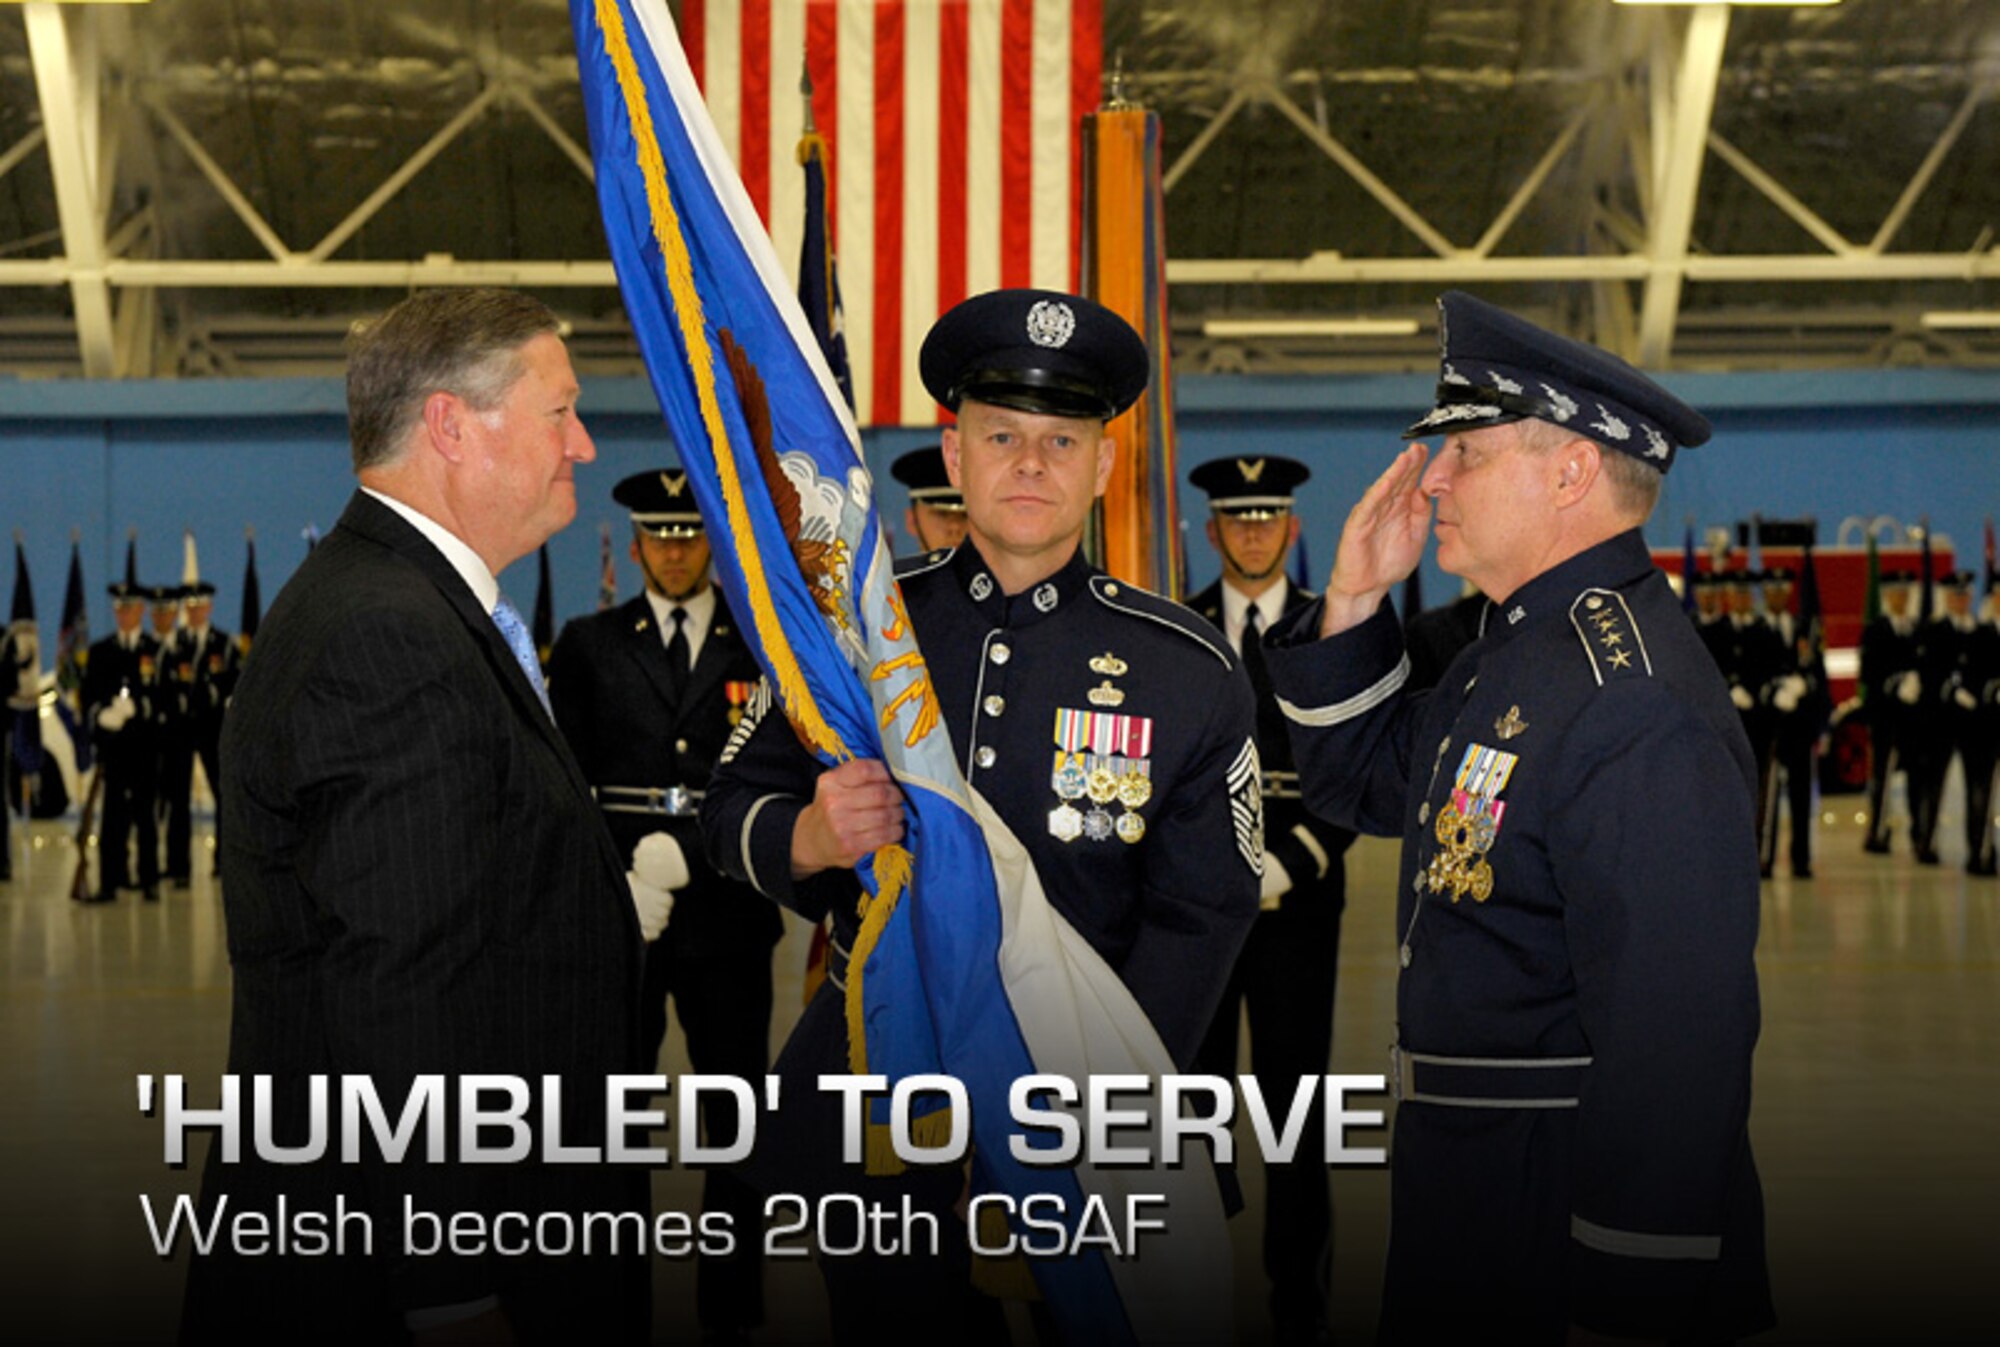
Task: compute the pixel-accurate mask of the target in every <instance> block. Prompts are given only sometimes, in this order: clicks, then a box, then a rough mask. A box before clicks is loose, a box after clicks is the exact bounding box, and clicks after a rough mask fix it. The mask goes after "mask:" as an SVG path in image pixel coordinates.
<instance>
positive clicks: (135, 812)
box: [83, 581, 160, 903]
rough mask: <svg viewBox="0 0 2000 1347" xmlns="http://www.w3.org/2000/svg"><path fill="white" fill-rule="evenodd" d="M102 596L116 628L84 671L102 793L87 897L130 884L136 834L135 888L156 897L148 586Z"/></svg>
mask: <svg viewBox="0 0 2000 1347" xmlns="http://www.w3.org/2000/svg"><path fill="white" fill-rule="evenodd" d="M109 593H110V595H111V614H112V617H113V619H114V621H115V622H116V625H117V630H116V631H114V632H112V634H111V635H109V636H106V637H105V638H104V639H103V640H101V641H96V642H93V643H92V645H91V647H90V657H89V659H88V660H87V661H86V662H85V664H84V674H83V718H84V723H85V724H86V725H88V726H89V727H90V733H91V736H92V738H93V740H94V742H95V745H96V749H97V770H98V772H99V773H100V774H101V776H102V778H103V786H102V790H103V798H104V811H103V813H102V814H101V815H100V817H101V818H102V819H103V825H102V827H101V828H100V829H99V830H98V842H97V863H98V867H99V869H98V887H97V891H96V892H95V893H93V894H92V895H91V896H90V897H89V898H88V899H86V901H87V902H93V903H108V902H110V901H112V900H113V899H114V898H116V897H117V896H118V890H120V889H124V888H131V887H132V884H131V882H130V881H131V869H130V864H129V862H128V859H127V851H126V849H127V848H128V847H129V846H130V845H131V844H132V841H133V834H134V833H136V834H138V847H139V873H138V880H139V884H138V887H139V888H140V889H141V890H142V891H143V892H144V894H145V897H146V901H147V902H155V901H157V900H158V899H159V896H160V836H159V822H158V820H157V819H156V818H155V816H154V813H153V793H154V787H155V783H156V782H157V780H158V775H159V758H158V752H157V748H156V745H155V739H156V733H155V728H154V727H155V725H156V723H157V720H156V716H155V713H154V709H153V703H154V698H155V696H156V695H157V693H158V689H159V677H160V672H159V670H160V643H159V642H158V641H157V640H155V639H154V638H153V637H152V636H150V635H148V634H147V633H146V632H145V631H143V630H141V627H142V626H143V625H144V623H145V620H146V602H147V597H148V593H149V591H147V590H144V589H141V588H139V587H138V586H136V585H131V584H127V583H124V582H123V581H121V582H119V583H117V584H114V585H112V586H110V589H109Z"/></svg>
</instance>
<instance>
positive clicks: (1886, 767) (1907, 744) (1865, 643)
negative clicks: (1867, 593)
mask: <svg viewBox="0 0 2000 1347" xmlns="http://www.w3.org/2000/svg"><path fill="white" fill-rule="evenodd" d="M1917 662H1918V650H1917V624H1916V622H1915V620H1914V619H1911V618H1906V617H1895V616H1892V615H1890V614H1888V613H1884V614H1883V615H1882V616H1880V617H1878V618H1876V619H1875V620H1874V621H1873V622H1870V623H1869V624H1868V626H1867V628H1866V629H1865V630H1864V631H1863V632H1862V633H1861V697H1862V705H1863V706H1865V707H1866V708H1867V711H1868V748H1869V757H1868V836H1867V840H1866V842H1865V843H1864V844H1863V845H1864V846H1865V847H1866V848H1867V849H1868V850H1869V851H1873V852H1878V853H1879V852H1886V851H1887V850H1888V849H1889V813H1888V804H1889V778H1890V777H1891V776H1893V775H1894V774H1895V773H1896V771H1897V770H1898V769H1899V768H1900V769H1903V770H1905V771H1907V769H1908V768H1909V766H1910V762H1909V754H1910V749H1911V742H1912V723H1913V719H1914V716H1913V713H1912V711H1911V707H1910V704H1909V703H1907V702H1905V701H1904V700H1903V699H1902V697H1901V696H1900V695H1899V689H1900V688H1901V686H1902V680H1903V677H1904V676H1905V675H1906V674H1907V675H1912V676H1915V675H1916V673H1917ZM1913 794H1914V792H1913ZM1913 803H1914V802H1913Z"/></svg>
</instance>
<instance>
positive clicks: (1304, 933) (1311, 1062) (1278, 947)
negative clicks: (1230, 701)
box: [1188, 455, 1354, 1343]
mask: <svg viewBox="0 0 2000 1347" xmlns="http://www.w3.org/2000/svg"><path fill="white" fill-rule="evenodd" d="M1310 476H1311V471H1310V470H1309V469H1308V468H1307V467H1306V465H1305V464H1303V463H1300V462H1299V461H1298V460H1296V459H1290V458H1280V457H1277V456H1275V455H1253V456H1247V457H1229V458H1219V459H1215V460H1213V461H1212V462H1208V463H1204V464H1202V465H1201V466H1199V467H1197V468H1196V469H1195V470H1194V471H1193V472H1191V473H1189V474H1188V480H1189V481H1190V482H1191V483H1193V485H1194V486H1196V487H1197V488H1199V489H1200V490H1202V491H1204V492H1206V493H1208V506H1209V520H1208V541H1209V544H1210V546H1212V547H1214V548H1215V551H1216V555H1217V556H1218V557H1219V558H1220V559H1221V561H1222V575H1221V578H1219V579H1218V580H1217V581H1216V582H1215V583H1214V584H1212V585H1210V586H1209V587H1208V588H1207V589H1204V590H1202V591H1201V592H1200V593H1199V594H1196V595H1195V596H1194V597H1193V598H1191V599H1189V600H1188V607H1190V608H1192V609H1193V610H1194V611H1195V612H1197V613H1199V614H1201V616H1203V617H1205V618H1207V619H1208V621H1209V622H1210V623H1211V624H1212V625H1214V626H1215V627H1216V628H1217V629H1218V630H1220V631H1221V632H1222V633H1223V635H1224V636H1225V637H1226V638H1227V639H1228V641H1229V644H1230V647H1231V648H1232V649H1233V650H1235V651H1236V652H1237V654H1238V658H1240V659H1241V661H1242V663H1243V668H1244V671H1245V672H1246V673H1248V674H1249V676H1250V687H1251V689H1252V690H1253V691H1254V692H1255V693H1256V696H1257V751H1258V756H1259V758H1260V759H1261V761H1262V763H1263V769H1264V777H1263V781H1264V875H1263V883H1262V888H1261V891H1260V903H1259V907H1260V911H1259V913H1258V916H1257V923H1256V925H1255V926H1253V927H1251V929H1250V938H1249V939H1248V940H1247V941H1246V942H1244V946H1243V953H1242V955H1241V956H1240V957H1239V958H1238V959H1237V961H1236V968H1235V971H1234V972H1233V973H1232V974H1231V975H1230V978H1229V985H1228V987H1227V989H1226V990H1225V991H1224V992H1223V996H1222V1004H1221V1005H1220V1006H1219V1007H1218V1008H1217V1010H1216V1015H1215V1022H1214V1023H1213V1024H1212V1025H1211V1026H1210V1027H1209V1031H1208V1035H1207V1037H1206V1039H1204V1041H1203V1043H1202V1047H1201V1053H1200V1055H1199V1056H1198V1057H1197V1058H1196V1059H1195V1069H1196V1070H1198V1071H1200V1072H1202V1073H1203V1074H1205V1075H1218V1076H1224V1077H1234V1076H1235V1075H1236V1067H1237V1038H1238V1032H1239V1026H1240V1023H1241V1020H1242V1017H1243V1014H1244V1012H1245V1010H1246V1009H1247V1011H1248V1013H1249V1017H1250V1064H1251V1067H1252V1069H1253V1071H1254V1073H1255V1075H1256V1078H1257V1080H1258V1083H1259V1085H1260V1087H1261V1088H1262V1090H1263V1092H1264V1097H1265V1098H1266V1099H1290V1098H1291V1097H1292V1096H1293V1095H1294V1094H1295V1093H1296V1092H1297V1090H1298V1086H1299V1081H1300V1080H1301V1079H1312V1078H1317V1077H1319V1076H1322V1075H1324V1074H1325V1073H1326V1072H1327V1070H1328V1069H1329V1063H1330V1062H1331V1060H1332V1056H1333V998H1334V977H1335V971H1336V969H1337V967H1338V963H1339V955H1340V914H1341V909H1342V907H1343V906H1344V905H1345V903H1346V899H1347V883H1346V878H1347V877H1346V868H1345V867H1346V861H1345V856H1346V852H1347V848H1348V847H1349V846H1351V845H1352V844H1353V842H1354V834H1353V833H1351V832H1348V831H1346V830H1344V829H1341V828H1336V827H1334V826H1333V825H1332V824H1330V823H1327V822H1325V821H1324V820H1322V819H1317V818H1314V817H1313V816H1312V815H1311V814H1309V813H1307V812H1306V808H1305V802H1304V801H1303V800H1302V799H1301V798H1300V796H1299V776H1298V772H1297V771H1296V770H1294V769H1293V766H1292V746H1291V741H1290V739H1289V737H1288V735H1287V731H1286V729H1285V718H1284V714H1283V713H1282V712H1280V711H1279V709H1278V699H1277V694H1276V693H1275V692H1273V691H1272V689H1271V678H1270V674H1269V673H1268V672H1267V671H1266V669H1265V665H1264V650H1263V640H1264V633H1266V632H1268V631H1271V630H1273V629H1274V628H1276V627H1277V626H1278V625H1279V624H1280V623H1281V622H1282V621H1283V620H1284V619H1285V618H1286V617H1288V616H1290V615H1291V614H1293V613H1295V612H1296V611H1297V610H1298V609H1299V608H1301V607H1303V606H1304V605H1306V604H1308V603H1310V602H1312V600H1313V599H1315V598H1317V597H1318V596H1317V595H1315V594H1313V593H1312V592H1311V591H1309V590H1304V589H1301V588H1299V587H1298V586H1297V585H1294V584H1293V583H1292V582H1291V581H1290V580H1289V579H1287V578H1286V575H1285V559H1286V557H1287V556H1288V555H1289V554H1290V552H1291V550H1292V547H1293V545H1294V544H1296V543H1297V541H1298V537H1299V520H1298V516H1297V515H1296V514H1295V513H1294V511H1293V505H1294V493H1295V492H1296V491H1297V490H1298V488H1299V487H1300V486H1302V485H1304V483H1305V481H1306V479H1307V478H1308V477H1310ZM1324 1133H1325V1120H1324V1118H1323V1117H1321V1116H1320V1115H1319V1114H1318V1113H1315V1114H1314V1116H1313V1117H1312V1118H1311V1119H1309V1120H1308V1121H1307V1123H1306V1125H1305V1131H1304V1132H1303V1133H1301V1146H1300V1149H1299V1152H1298V1154H1297V1155H1296V1156H1295V1157H1294V1159H1293V1160H1292V1161H1291V1162H1290V1163H1289V1164H1284V1165H1277V1164H1268V1163H1267V1164H1266V1166H1265V1178H1264V1272H1265V1275H1266V1276H1267V1277H1268V1278H1269V1279H1270V1283H1271V1286H1270V1309H1271V1320H1272V1323H1273V1325H1274V1327H1275V1329H1276V1334H1277V1341H1279V1342H1287V1343H1290V1342H1314V1341H1321V1340H1324V1338H1325V1336H1326V1298H1327V1292H1328V1289H1329V1279H1330V1278H1331V1276H1332V1270H1333V1202H1332V1198H1331V1195H1330V1193H1329V1191H1328V1186H1327V1171H1326V1139H1325V1135H1324Z"/></svg>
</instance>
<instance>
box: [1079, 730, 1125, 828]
mask: <svg viewBox="0 0 2000 1347" xmlns="http://www.w3.org/2000/svg"><path fill="white" fill-rule="evenodd" d="M1086 714H1088V715H1089V717H1090V721H1089V736H1090V757H1089V760H1088V761H1089V767H1090V778H1089V785H1088V787H1087V788H1086V789H1087V791H1088V793H1089V795H1090V804H1091V809H1090V812H1088V813H1087V814H1085V815H1084V816H1083V835H1084V836H1085V837H1088V838H1089V839H1090V840H1091V841H1093V842H1105V841H1109V840H1110V838H1111V833H1112V823H1111V814H1110V811H1108V810H1107V809H1105V807H1104V806H1105V805H1108V804H1110V803H1111V802H1112V801H1113V800H1115V799H1117V798H1118V772H1117V771H1116V770H1115V769H1114V767H1113V765H1112V764H1113V763H1114V762H1116V761H1117V754H1116V749H1117V742H1116V739H1117V725H1116V722H1117V721H1120V720H1123V719H1124V717H1123V716H1112V715H1106V714H1104V713H1103V712H1099V711H1092V712H1088V713H1086Z"/></svg>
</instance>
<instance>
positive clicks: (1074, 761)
mask: <svg viewBox="0 0 2000 1347" xmlns="http://www.w3.org/2000/svg"><path fill="white" fill-rule="evenodd" d="M1089 733H1090V713H1089V712H1087V711H1063V710H1058V711H1057V712H1056V726H1055V738H1056V761H1055V767H1054V768H1053V769H1052V770H1051V772H1050V774H1049V785H1050V786H1051V787H1052V788H1053V789H1054V790H1055V793H1056V798H1057V799H1058V800H1060V801H1061V803H1060V804H1058V805H1057V806H1056V807H1055V808H1054V809H1052V810H1050V811H1049V835H1050V836H1051V837H1053V838H1055V839H1056V840H1057V841H1059V842H1074V841H1075V840H1076V839H1077V838H1079V837H1081V836H1083V814H1082V813H1081V812H1080V811H1079V810H1078V809H1077V807H1076V805H1075V803H1074V802H1075V801H1077V800H1081V799H1082V798H1083V797H1084V795H1085V794H1086V793H1087V792H1088V791H1089V789H1090V780H1089V776H1090V774H1089V771H1088V770H1087V769H1086V768H1085V766H1084V754H1083V750H1084V748H1085V746H1086V745H1087V744H1088V742H1089Z"/></svg>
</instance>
